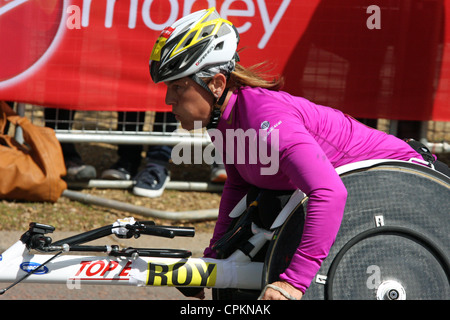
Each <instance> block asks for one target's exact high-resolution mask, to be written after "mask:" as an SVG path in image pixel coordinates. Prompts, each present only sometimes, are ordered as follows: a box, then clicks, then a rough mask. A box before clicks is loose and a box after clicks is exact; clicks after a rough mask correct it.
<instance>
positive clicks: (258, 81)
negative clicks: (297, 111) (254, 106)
mask: <svg viewBox="0 0 450 320" xmlns="http://www.w3.org/2000/svg"><path fill="white" fill-rule="evenodd" d="M267 66H268V64H267V63H265V62H262V63H258V64H256V65H253V66H251V67H248V68H245V67H243V66H242V65H240V64H238V63H236V69H235V70H234V71H233V72H232V73H231V74H230V78H229V80H228V84H227V87H229V88H239V87H243V86H250V87H261V88H265V89H269V90H280V89H281V87H282V86H283V84H284V79H283V78H282V77H280V76H273V75H269V74H267V73H265V72H264V69H265V68H267Z"/></svg>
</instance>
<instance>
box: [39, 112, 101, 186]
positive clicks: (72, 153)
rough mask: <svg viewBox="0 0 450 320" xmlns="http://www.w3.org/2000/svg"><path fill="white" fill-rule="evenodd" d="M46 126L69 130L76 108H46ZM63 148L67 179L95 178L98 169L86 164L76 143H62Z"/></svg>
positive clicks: (82, 179) (83, 179)
mask: <svg viewBox="0 0 450 320" xmlns="http://www.w3.org/2000/svg"><path fill="white" fill-rule="evenodd" d="M44 117H45V126H46V127H49V128H52V129H60V130H69V129H71V127H72V123H73V119H74V117H75V111H74V110H67V109H54V108H45V109H44ZM61 149H62V152H63V156H64V163H65V164H66V169H67V175H66V179H67V180H71V181H85V180H90V179H95V178H96V177H97V171H96V170H95V168H94V167H93V166H91V165H86V164H85V163H84V162H83V159H81V156H80V154H79V153H78V151H77V149H76V147H75V144H74V143H68V142H64V143H61Z"/></svg>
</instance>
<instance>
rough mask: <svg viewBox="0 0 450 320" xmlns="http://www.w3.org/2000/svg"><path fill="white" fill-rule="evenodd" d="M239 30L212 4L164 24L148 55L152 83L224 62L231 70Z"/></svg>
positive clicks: (192, 73)
mask: <svg viewBox="0 0 450 320" xmlns="http://www.w3.org/2000/svg"><path fill="white" fill-rule="evenodd" d="M238 43H239V33H238V32H237V30H236V28H235V27H234V26H233V24H232V23H231V22H229V21H227V20H225V19H222V18H221V17H220V16H219V14H218V13H217V11H216V9H215V8H210V9H207V10H201V11H197V12H194V13H191V14H189V15H187V16H185V17H183V18H181V19H179V20H177V21H176V22H175V23H174V24H173V25H171V26H169V27H166V28H165V29H164V30H163V31H162V33H161V35H160V36H159V38H158V39H157V40H156V44H155V46H154V47H153V50H152V53H151V56H150V75H151V77H152V80H153V81H154V82H155V83H159V82H163V81H171V80H176V79H180V78H183V77H187V76H191V77H192V76H194V75H196V74H199V73H200V74H201V72H202V71H203V70H206V69H209V68H212V67H216V66H221V65H226V66H227V67H226V68H227V69H231V70H227V71H228V72H231V71H233V69H234V65H235V61H238V56H237V53H236V49H237V45H238Z"/></svg>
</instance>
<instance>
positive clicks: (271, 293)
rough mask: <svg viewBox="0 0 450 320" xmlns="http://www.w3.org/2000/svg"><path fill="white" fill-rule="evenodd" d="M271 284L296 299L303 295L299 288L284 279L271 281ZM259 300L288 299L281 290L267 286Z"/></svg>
mask: <svg viewBox="0 0 450 320" xmlns="http://www.w3.org/2000/svg"><path fill="white" fill-rule="evenodd" d="M272 285H274V286H277V287H278V288H280V289H283V290H284V291H286V292H287V293H288V294H290V295H291V296H292V297H294V298H295V299H297V300H300V299H301V298H302V297H303V293H302V292H301V291H300V290H298V289H297V288H295V287H293V286H292V285H290V284H289V283H287V282H285V281H276V282H274V283H272ZM261 300H288V298H286V297H285V296H284V295H283V294H282V293H281V292H279V291H277V290H275V289H272V288H267V289H266V292H265V293H264V295H263V297H262V298H261Z"/></svg>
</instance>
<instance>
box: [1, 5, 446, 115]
mask: <svg viewBox="0 0 450 320" xmlns="http://www.w3.org/2000/svg"><path fill="white" fill-rule="evenodd" d="M212 6H215V7H216V8H217V10H218V12H219V13H220V14H221V16H222V17H223V18H226V19H228V20H230V21H231V22H233V23H234V24H235V25H236V27H237V28H238V30H239V31H240V34H241V42H240V45H239V48H242V49H244V50H243V51H241V53H240V56H241V63H242V64H243V65H246V66H248V65H252V64H255V63H259V62H261V61H268V62H269V63H270V64H271V65H272V66H273V68H274V69H273V72H275V73H277V72H279V73H282V74H283V75H284V76H285V78H286V86H285V88H284V89H285V90H286V91H288V92H291V93H292V94H296V95H301V96H304V97H306V98H308V99H310V100H312V101H314V102H316V103H319V104H324V105H329V106H332V107H335V108H338V109H340V110H343V111H344V112H347V113H349V114H351V115H352V116H354V117H364V118H388V119H400V120H437V121H450V27H449V25H450V22H448V21H447V20H448V19H446V16H448V15H449V14H450V11H449V10H450V9H449V7H450V0H393V1H387V2H386V1H381V0H370V1H369V0H346V1H342V0H322V1H321V0H304V1H300V0H295V1H294V0H277V1H274V0H239V1H238V0H225V1H223V0H217V1H215V0H208V1H206V0H120V1H119V0H0V100H9V101H19V102H26V103H32V104H37V105H42V106H48V107H57V108H69V109H82V110H118V111H119V110H128V111H141V110H155V111H164V110H169V108H168V107H167V106H166V105H165V103H164V94H165V86H164V85H163V84H161V85H155V84H153V83H152V81H151V79H150V76H149V72H148V58H149V55H150V52H151V49H152V47H153V44H154V42H155V40H156V38H157V37H158V35H159V34H160V32H161V30H162V29H163V28H164V27H165V26H167V25H170V24H172V23H173V22H174V21H176V20H177V19H178V18H180V17H182V16H184V15H186V14H188V13H190V12H193V11H196V10H200V9H204V8H208V7H212Z"/></svg>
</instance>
